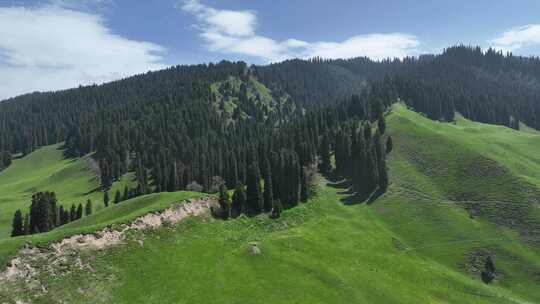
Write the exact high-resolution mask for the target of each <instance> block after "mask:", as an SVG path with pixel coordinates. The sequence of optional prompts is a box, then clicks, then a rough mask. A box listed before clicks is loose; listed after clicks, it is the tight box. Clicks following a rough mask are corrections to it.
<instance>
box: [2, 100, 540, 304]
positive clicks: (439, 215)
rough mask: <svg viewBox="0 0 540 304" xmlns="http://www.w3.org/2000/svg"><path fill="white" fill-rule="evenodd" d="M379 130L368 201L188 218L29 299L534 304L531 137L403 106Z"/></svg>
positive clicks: (537, 293) (534, 147)
mask: <svg viewBox="0 0 540 304" xmlns="http://www.w3.org/2000/svg"><path fill="white" fill-rule="evenodd" d="M388 125H389V130H390V132H391V135H392V137H393V140H394V151H393V152H392V154H391V155H390V157H389V160H388V163H389V166H390V173H391V185H390V188H389V191H388V192H387V193H386V194H385V195H383V196H382V197H380V198H379V199H378V200H376V201H375V202H373V203H372V204H366V203H363V202H359V201H356V200H355V198H354V197H350V195H349V194H348V192H347V191H346V189H343V188H342V187H341V186H340V184H339V183H328V185H324V186H322V187H321V188H320V190H319V196H318V197H317V198H315V199H313V200H311V201H310V202H308V203H307V204H303V205H301V206H299V207H297V208H294V209H291V210H287V211H285V212H284V213H283V216H282V217H281V218H280V219H279V220H270V219H268V218H267V217H265V216H259V217H255V218H247V217H241V218H239V219H236V220H232V221H220V220H214V219H212V218H209V217H201V218H194V219H189V220H186V221H184V222H182V223H181V224H180V225H179V226H178V227H176V228H169V229H161V230H158V231H154V232H151V233H148V234H147V235H146V236H145V239H144V244H143V245H141V244H140V243H139V242H137V241H135V240H134V241H130V242H128V244H127V245H124V246H121V247H117V248H114V249H110V250H106V251H104V252H100V253H99V254H98V256H97V257H96V258H95V259H94V257H92V258H90V257H86V258H88V259H89V260H90V261H92V262H91V264H92V267H93V269H94V270H95V272H91V273H89V272H87V271H86V272H84V271H79V272H74V273H73V274H72V275H69V276H67V277H63V278H57V277H55V278H44V281H45V282H46V287H47V289H48V293H47V294H46V295H45V296H41V297H38V298H37V299H35V302H36V303H55V302H54V300H55V299H63V300H64V301H67V302H70V303H90V302H91V303H538V302H540V290H539V289H538V286H539V285H540V249H539V248H540V247H538V246H539V245H538V235H537V234H536V233H537V232H538V222H539V221H540V214H538V210H539V208H538V206H539V205H538V198H539V197H540V196H538V189H539V185H540V183H539V182H540V177H539V175H538V172H539V170H537V169H538V168H539V166H540V159H539V158H538V157H539V156H538V155H537V154H535V151H540V146H539V145H540V136H539V135H535V134H534V133H526V132H517V131H513V130H510V129H507V128H503V127H497V126H490V125H483V124H478V123H473V122H469V121H466V120H463V119H458V120H457V121H456V122H455V123H439V122H433V121H430V120H427V119H424V118H423V117H421V116H419V115H418V114H416V113H413V112H410V111H408V110H406V109H405V108H404V107H403V106H400V105H398V106H396V107H395V108H394V109H393V112H392V114H391V115H390V116H389V117H388ZM125 206H128V205H127V204H126V205H125ZM126 208H127V207H126ZM95 216H96V222H100V223H102V222H107V221H108V220H109V219H110V218H109V217H108V215H105V214H104V213H103V214H102V215H99V214H96V215H95ZM102 216H103V217H102ZM98 219H99V220H98ZM81 223H82V222H81ZM252 244H257V246H258V248H260V251H261V252H260V254H252V251H251V250H250V248H251V246H252ZM0 248H1V245H0ZM488 255H490V256H492V257H493V259H494V262H495V266H496V268H497V278H496V280H495V281H494V282H492V283H491V284H489V285H487V284H485V283H483V282H482V281H481V280H480V270H481V268H482V267H483V262H484V260H485V258H486V257H487V256H488Z"/></svg>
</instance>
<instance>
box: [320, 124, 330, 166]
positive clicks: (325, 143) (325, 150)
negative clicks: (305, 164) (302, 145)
mask: <svg viewBox="0 0 540 304" xmlns="http://www.w3.org/2000/svg"><path fill="white" fill-rule="evenodd" d="M330 150H331V147H330V137H329V135H328V132H326V133H325V134H324V135H323V140H322V142H321V147H320V156H321V163H320V166H319V169H320V170H321V172H322V173H325V174H328V173H330V171H332V164H331V160H330Z"/></svg>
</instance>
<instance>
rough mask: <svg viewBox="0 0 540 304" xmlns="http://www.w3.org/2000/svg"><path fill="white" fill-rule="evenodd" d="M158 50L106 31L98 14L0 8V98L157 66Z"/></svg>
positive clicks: (52, 7)
mask: <svg viewBox="0 0 540 304" xmlns="http://www.w3.org/2000/svg"><path fill="white" fill-rule="evenodd" d="M164 52H165V49H164V48H163V47H161V46H159V45H156V44H153V43H149V42H141V41H134V40H129V39H126V38H123V37H121V36H119V35H116V34H114V33H112V32H111V31H110V30H109V29H108V28H107V27H106V26H105V24H104V20H103V19H102V18H101V17H100V16H99V15H95V14H91V13H85V12H81V11H75V10H71V9H67V8H65V7H64V6H61V5H47V6H42V7H34V8H25V7H5V8H0V100H1V99H3V98H8V97H12V96H15V95H18V94H23V93H28V92H32V91H36V90H42V91H43V90H58V89H65V88H70V87H76V86H78V85H81V84H82V85H85V84H92V83H102V82H106V81H111V80H114V79H118V78H122V77H126V76H129V75H133V74H136V73H141V72H146V71H148V70H156V69H161V68H163V67H165V65H164V64H163V58H162V56H163V54H164Z"/></svg>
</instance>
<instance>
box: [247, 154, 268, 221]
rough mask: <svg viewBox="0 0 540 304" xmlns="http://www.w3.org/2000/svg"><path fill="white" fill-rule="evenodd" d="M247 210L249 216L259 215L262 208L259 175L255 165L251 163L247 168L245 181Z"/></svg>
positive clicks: (257, 167)
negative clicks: (247, 172)
mask: <svg viewBox="0 0 540 304" xmlns="http://www.w3.org/2000/svg"><path fill="white" fill-rule="evenodd" d="M246 192H247V193H246V195H247V209H248V212H249V213H250V214H259V213H261V212H262V210H263V207H264V201H263V196H262V191H261V174H260V171H259V166H258V165H257V163H255V162H253V163H252V164H251V166H249V174H248V179H247V191H246Z"/></svg>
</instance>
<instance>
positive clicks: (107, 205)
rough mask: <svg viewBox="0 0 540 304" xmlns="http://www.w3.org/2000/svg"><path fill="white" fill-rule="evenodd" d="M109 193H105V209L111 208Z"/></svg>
mask: <svg viewBox="0 0 540 304" xmlns="http://www.w3.org/2000/svg"><path fill="white" fill-rule="evenodd" d="M109 200H110V199H109V191H105V193H103V205H105V207H109Z"/></svg>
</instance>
